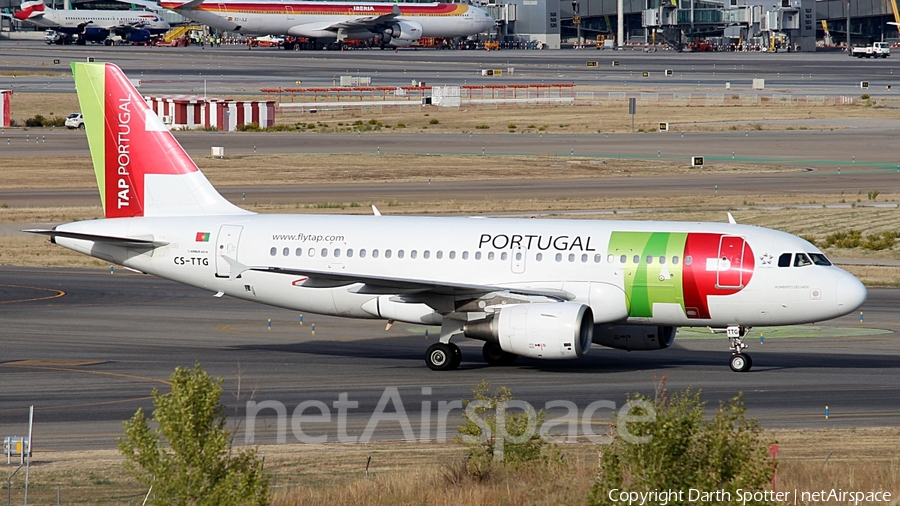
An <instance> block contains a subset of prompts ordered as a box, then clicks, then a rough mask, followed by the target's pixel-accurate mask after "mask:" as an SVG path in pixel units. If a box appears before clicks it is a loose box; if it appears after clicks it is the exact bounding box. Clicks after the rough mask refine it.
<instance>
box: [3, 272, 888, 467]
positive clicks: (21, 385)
mask: <svg viewBox="0 0 900 506" xmlns="http://www.w3.org/2000/svg"><path fill="white" fill-rule="evenodd" d="M898 302H900V290H896V289H873V290H871V291H870V299H869V302H867V303H866V305H865V306H864V307H863V308H862V309H863V311H864V312H865V322H864V323H860V321H859V317H858V315H850V316H847V317H845V318H842V319H839V320H836V321H834V322H829V323H825V324H823V325H821V326H805V327H803V328H801V329H800V330H802V332H801V333H800V334H801V335H808V336H810V337H796V338H780V339H776V338H774V337H770V338H768V339H766V342H765V344H759V343H758V342H756V341H755V340H754V339H751V340H749V344H750V349H749V351H750V353H751V354H752V355H753V357H754V368H753V370H752V371H751V372H749V373H746V374H738V373H733V372H732V371H731V370H730V369H729V368H728V365H727V359H728V356H729V354H728V351H727V342H726V340H725V339H724V338H721V337H719V338H714V339H687V340H680V339H679V340H676V343H675V345H674V346H673V347H672V348H670V349H668V350H661V351H657V352H632V353H627V352H622V351H617V350H611V349H606V348H599V347H596V346H595V347H594V348H593V349H592V350H591V353H590V354H589V355H588V356H587V357H585V358H583V359H579V360H575V361H564V362H548V361H538V360H529V359H521V360H520V361H519V362H517V363H516V365H515V366H513V367H507V368H492V367H488V366H487V365H486V364H485V363H484V362H483V360H482V359H481V356H480V355H481V353H480V350H481V346H480V345H481V343H480V342H478V341H470V340H463V342H461V343H460V344H461V348H462V350H463V355H464V357H463V363H462V366H461V368H460V369H459V370H457V371H452V372H434V371H431V370H429V369H428V368H427V367H426V366H425V363H424V352H425V348H426V347H427V346H428V345H429V344H430V343H432V342H434V337H433V336H434V329H432V332H431V337H430V338H426V337H425V330H426V329H425V328H424V327H415V326H410V325H401V324H398V325H395V326H394V327H393V328H392V329H391V330H390V331H385V330H384V327H383V323H382V322H373V321H357V320H342V319H336V318H327V317H320V316H316V315H312V314H305V315H303V324H302V325H301V324H300V315H299V314H298V313H294V312H290V311H285V310H279V309H274V308H270V307H266V306H262V305H257V304H252V303H249V302H244V301H237V300H233V299H228V298H222V299H217V298H214V297H212V294H211V293H207V292H203V291H200V290H197V289H194V288H189V287H185V286H182V285H179V284H176V283H173V282H169V281H164V280H161V279H158V278H154V277H151V276H143V275H137V274H131V273H122V272H117V273H116V274H113V275H111V274H109V273H105V272H101V271H86V270H69V269H27V268H9V267H4V268H2V270H0V329H2V331H0V385H2V387H0V435H2V436H6V435H21V434H23V433H24V432H25V430H26V429H27V427H26V425H27V407H28V406H29V405H31V404H33V405H35V419H36V426H35V445H36V447H37V448H39V449H45V450H68V449H87V448H111V447H113V446H114V444H115V438H116V437H117V436H119V435H121V422H122V420H124V419H126V418H129V417H130V416H131V415H132V414H133V413H134V411H135V410H136V409H137V408H138V407H141V406H142V407H144V408H148V407H150V406H151V403H150V401H149V400H148V398H147V397H148V395H149V394H150V391H151V390H152V389H154V388H160V389H161V390H163V391H166V389H167V388H166V386H165V385H164V384H163V383H162V382H164V381H165V380H166V379H167V378H168V376H169V375H170V374H171V372H172V371H173V369H174V368H175V367H176V366H182V367H190V366H192V365H193V364H194V363H195V362H200V363H201V364H202V365H203V367H204V368H206V369H207V370H209V371H210V372H211V373H212V374H213V375H215V376H221V377H224V378H225V379H226V382H225V391H226V393H225V395H224V396H223V400H224V401H225V403H226V405H227V412H228V414H229V415H232V417H233V421H237V420H240V421H242V422H244V415H245V413H244V407H245V406H246V401H247V400H249V399H250V398H251V397H252V399H253V400H255V401H257V402H263V401H277V402H279V403H282V404H283V405H284V406H285V409H286V412H287V414H288V415H290V414H291V413H292V412H293V410H294V408H296V407H297V405H298V404H300V403H301V402H303V401H308V400H318V401H321V402H323V403H325V404H326V405H328V406H329V407H331V406H332V405H333V403H334V402H335V401H337V400H338V398H339V394H340V393H342V392H346V393H347V394H348V400H349V401H351V402H352V401H357V402H358V403H359V405H358V407H357V408H354V409H350V410H349V411H348V426H347V427H348V428H347V434H348V435H349V436H351V437H358V436H360V435H361V434H362V433H363V430H364V428H365V426H366V424H367V423H368V422H369V418H370V416H371V415H372V413H373V412H374V411H375V407H376V404H377V403H378V401H379V399H380V398H381V396H382V395H383V393H384V391H385V388H387V387H396V388H397V389H398V393H399V395H400V396H401V397H402V403H403V406H404V408H405V410H406V412H407V415H408V416H409V418H410V420H411V421H412V425H413V429H414V431H415V433H416V435H417V436H419V435H421V426H422V425H421V424H420V423H419V422H420V420H421V413H422V411H423V407H422V406H423V404H422V402H423V401H431V405H430V407H427V408H425V409H424V411H427V412H429V413H431V420H430V422H431V423H430V424H429V425H430V426H431V431H430V435H431V437H435V434H436V432H435V431H436V429H437V425H436V424H437V405H438V402H440V401H445V402H450V401H453V400H456V399H460V398H465V397H468V396H469V392H470V389H471V388H472V386H473V385H475V384H477V383H478V382H480V381H481V380H482V379H487V380H489V381H491V382H492V384H494V385H506V386H509V387H511V388H512V389H513V392H514V394H515V395H516V397H517V398H518V399H522V400H526V401H528V402H529V403H531V404H533V405H534V406H536V407H538V408H540V407H544V405H545V404H546V403H547V402H548V401H551V400H570V401H573V402H574V403H576V405H577V406H578V409H579V414H581V413H583V410H584V409H585V408H586V407H587V406H588V405H589V404H590V403H592V402H594V401H598V400H607V401H612V402H614V403H616V405H617V406H621V405H622V404H623V403H624V402H625V401H626V398H627V395H628V394H630V393H633V392H642V393H644V394H648V395H649V394H652V392H653V385H654V381H657V380H659V379H660V378H663V377H666V378H667V382H668V386H669V388H670V389H676V388H684V387H688V386H691V387H693V388H699V389H702V391H703V394H702V398H703V399H704V400H707V401H709V403H710V405H711V406H716V405H717V403H718V401H720V400H725V399H727V398H730V397H731V396H734V395H736V394H737V393H738V392H745V399H746V402H747V405H748V406H749V415H750V416H753V417H755V418H757V419H759V420H760V421H761V422H762V423H763V425H764V426H766V427H772V428H775V427H808V428H819V427H859V426H887V425H897V424H898V423H900V422H898V420H900V401H898V400H897V399H900V339H897V335H896V334H895V333H894V332H895V331H896V330H897V329H898V328H900V316H898V314H897V313H896V307H897V304H898ZM270 318H271V320H272V329H271V330H267V320H268V319H270ZM313 324H315V334H313V333H312V326H313ZM871 329H881V330H886V331H889V332H882V333H877V332H876V331H874V330H871ZM756 330H760V329H755V331H756ZM753 335H754V336H755V335H757V334H755V333H754V334H753ZM769 335H770V336H772V335H773V334H769ZM816 336H819V337H816ZM238 379H240V383H241V392H240V395H238V394H237V383H238ZM423 387H430V388H431V389H432V390H431V393H430V394H427V393H425V394H423V391H422V388H423ZM826 405H828V406H829V407H830V417H829V419H828V420H825V417H824V409H825V406H826ZM389 406H390V405H389ZM387 412H393V410H392V409H391V408H390V407H388V409H387ZM316 413H317V412H316V411H315V410H312V411H310V412H307V413H306V414H307V415H313V414H316ZM610 413H611V412H610V411H609V410H600V411H598V412H597V413H596V414H595V416H594V417H593V422H594V425H595V426H597V427H598V428H597V429H596V430H597V431H598V433H599V432H601V430H600V427H602V426H603V423H606V422H608V421H609V420H610ZM272 414H273V412H271V411H270V412H268V413H262V414H260V415H259V418H258V421H257V427H256V436H257V439H256V442H258V443H272V442H275V440H276V435H277V431H276V429H277V425H276V419H275V417H274V416H271V415H272ZM333 415H334V416H333V418H332V422H331V423H322V424H310V425H307V426H306V427H310V429H309V430H308V431H307V432H308V433H309V434H311V435H323V434H324V435H328V436H329V440H330V441H335V440H336V439H337V434H338V428H337V426H336V423H337V420H336V419H337V416H336V415H337V411H336V410H334V413H333ZM551 415H552V416H551V417H550V418H554V417H556V416H563V415H565V410H562V411H560V410H553V411H551ZM459 420H460V412H459V411H458V410H457V411H454V412H452V413H451V414H450V415H449V417H448V422H449V426H450V427H451V431H450V436H451V437H452V435H453V432H452V428H453V427H454V426H455V424H456V423H458V422H459ZM245 426H246V425H245ZM581 432H582V430H581V428H579V433H581ZM240 434H241V435H240V437H239V441H240V440H242V438H243V432H241V433H240ZM373 438H374V439H378V440H390V439H402V438H403V432H402V430H401V427H400V425H399V424H398V423H396V422H388V423H382V424H379V425H378V428H377V430H376V431H375V432H374V434H373ZM287 440H288V441H296V439H295V438H294V436H293V434H292V432H291V426H290V424H288V426H287Z"/></svg>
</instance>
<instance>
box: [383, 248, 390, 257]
mask: <svg viewBox="0 0 900 506" xmlns="http://www.w3.org/2000/svg"><path fill="white" fill-rule="evenodd" d="M384 258H391V250H389V249H386V250H384Z"/></svg>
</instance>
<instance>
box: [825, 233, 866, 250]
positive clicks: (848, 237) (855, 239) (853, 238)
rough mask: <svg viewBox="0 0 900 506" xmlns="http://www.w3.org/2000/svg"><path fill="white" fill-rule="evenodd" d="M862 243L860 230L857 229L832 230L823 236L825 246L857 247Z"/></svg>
mask: <svg viewBox="0 0 900 506" xmlns="http://www.w3.org/2000/svg"><path fill="white" fill-rule="evenodd" d="M861 243H862V232H860V231H859V230H853V229H850V230H847V231H840V232H834V233H833V234H829V235H828V236H827V237H826V238H825V247H826V248H830V247H832V246H833V247H835V248H858V247H859V245H860V244H861Z"/></svg>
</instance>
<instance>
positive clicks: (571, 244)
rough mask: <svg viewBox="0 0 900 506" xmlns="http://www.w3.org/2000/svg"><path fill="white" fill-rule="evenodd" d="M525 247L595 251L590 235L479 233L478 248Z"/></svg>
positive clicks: (544, 249) (542, 249) (527, 248)
mask: <svg viewBox="0 0 900 506" xmlns="http://www.w3.org/2000/svg"><path fill="white" fill-rule="evenodd" d="M481 248H494V249H518V248H522V249H526V250H530V249H532V248H535V249H538V250H541V251H546V250H549V249H552V250H556V251H596V250H595V249H594V248H592V247H591V237H590V236H587V237H582V236H580V235H576V236H574V237H572V236H568V235H531V234H526V235H520V234H512V235H507V234H497V235H491V234H481V238H480V239H479V241H478V249H481Z"/></svg>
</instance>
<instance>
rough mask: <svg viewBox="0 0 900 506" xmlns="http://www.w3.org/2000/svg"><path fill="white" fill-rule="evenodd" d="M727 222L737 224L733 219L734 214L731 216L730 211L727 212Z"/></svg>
mask: <svg viewBox="0 0 900 506" xmlns="http://www.w3.org/2000/svg"><path fill="white" fill-rule="evenodd" d="M728 223H730V224H732V225H735V224H737V222H736V221H734V216H732V215H731V213H728Z"/></svg>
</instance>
